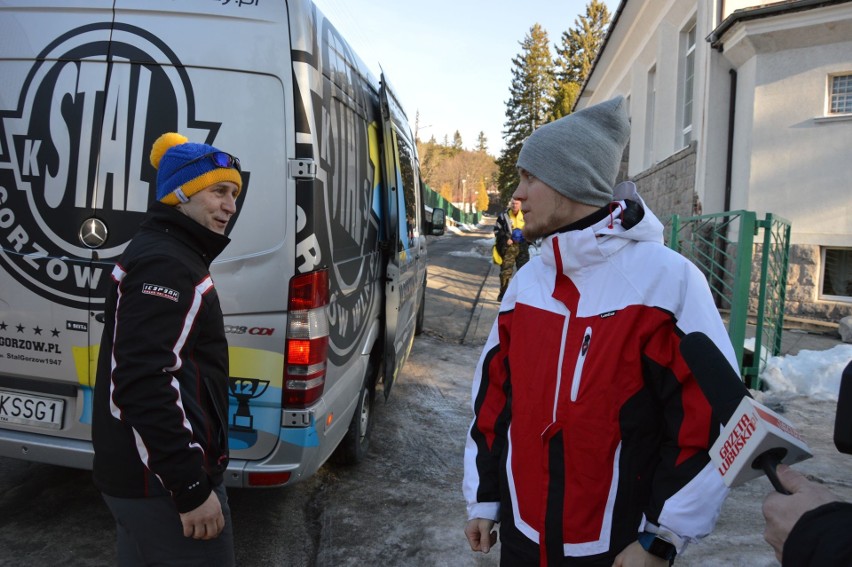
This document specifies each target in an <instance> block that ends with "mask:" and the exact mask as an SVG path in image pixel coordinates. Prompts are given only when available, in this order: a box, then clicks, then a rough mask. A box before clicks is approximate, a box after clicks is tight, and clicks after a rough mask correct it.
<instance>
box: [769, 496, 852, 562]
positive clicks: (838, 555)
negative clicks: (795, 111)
mask: <svg viewBox="0 0 852 567" xmlns="http://www.w3.org/2000/svg"><path fill="white" fill-rule="evenodd" d="M783 557H784V562H783V565H784V567H787V566H790V567H849V566H850V565H852V503H848V502H831V503H829V504H824V505H822V506H820V507H819V508H815V509H814V510H811V511H809V512H806V513H805V514H803V515H802V517H801V518H799V521H798V522H796V525H794V526H793V529H792V530H791V531H790V535H788V536H787V541H785V542H784V554H783Z"/></svg>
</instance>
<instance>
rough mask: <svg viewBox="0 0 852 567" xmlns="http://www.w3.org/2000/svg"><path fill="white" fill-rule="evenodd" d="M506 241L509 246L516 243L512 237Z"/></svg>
mask: <svg viewBox="0 0 852 567" xmlns="http://www.w3.org/2000/svg"><path fill="white" fill-rule="evenodd" d="M506 243H507V244H508V245H509V246H511V245H512V244H514V243H515V241H514V240H512V239H511V238H510V239H509V240H507V241H506Z"/></svg>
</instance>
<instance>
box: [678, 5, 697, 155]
mask: <svg viewBox="0 0 852 567" xmlns="http://www.w3.org/2000/svg"><path fill="white" fill-rule="evenodd" d="M680 65H681V67H680V69H681V81H680V84H681V97H680V98H681V106H680V112H681V121H680V126H681V128H680V141H681V144H682V146H683V147H686V146H688V145H689V143H690V142H691V141H692V103H693V100H694V84H695V23H694V22H693V23H692V24H690V25H689V27H688V28H687V29H686V30H685V31H684V32H683V33H682V34H681V63H680Z"/></svg>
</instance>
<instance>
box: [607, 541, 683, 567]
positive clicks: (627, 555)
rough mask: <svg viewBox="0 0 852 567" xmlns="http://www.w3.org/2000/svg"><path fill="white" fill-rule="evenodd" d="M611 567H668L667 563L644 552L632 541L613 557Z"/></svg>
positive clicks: (640, 545)
mask: <svg viewBox="0 0 852 567" xmlns="http://www.w3.org/2000/svg"><path fill="white" fill-rule="evenodd" d="M612 567H669V562H668V561H666V560H665V559H663V558H662V557H657V556H656V555H652V554H651V553H648V552H647V551H645V548H644V547H642V544H640V543H639V542H638V541H634V542H633V543H631V544H630V545H628V546H627V547H625V548H624V549H623V550H621V553H619V554H618V555H616V556H615V562H614V563H613V564H612Z"/></svg>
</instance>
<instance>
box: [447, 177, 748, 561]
mask: <svg viewBox="0 0 852 567" xmlns="http://www.w3.org/2000/svg"><path fill="white" fill-rule="evenodd" d="M624 198H630V199H631V200H633V201H634V202H636V203H641V204H642V207H644V209H645V210H644V217H643V218H642V219H641V221H639V222H638V224H636V225H635V226H632V227H630V228H629V229H628V228H625V226H624V225H623V223H622V218H621V216H622V213H623V212H624V210H625V207H626V202H625V201H624V200H620V201H616V202H614V203H613V204H612V207H611V210H612V212H611V215H608V216H606V218H604V219H603V220H600V221H599V222H596V223H594V224H593V225H592V226H590V227H588V228H585V229H582V230H572V231H568V232H561V233H557V234H553V235H550V236H548V237H547V238H545V239H544V240H543V242H542V244H541V250H540V255H539V256H538V257H536V258H533V259H532V260H531V261H530V262H529V263H528V264H527V265H526V266H524V267H523V269H521V270H520V271H519V272H518V273H517V274H515V277H514V278H513V279H512V281H511V283H510V285H509V288H508V290H507V292H506V296H505V299H504V300H503V303H502V305H501V308H500V313H499V315H498V317H497V319H496V320H495V323H494V326H493V328H492V330H491V334H490V336H489V338H488V341H487V344H486V345H485V348H484V349H483V353H482V356H481V358H480V361H479V364H478V365H477V368H476V373H475V377H474V382H473V387H472V406H473V412H474V418H473V422H472V424H471V427H470V430H469V432H468V438H467V445H466V448H465V457H464V458H465V474H464V485H463V491H464V495H465V498H466V500H467V507H468V518H487V519H493V520H495V521H500V518H501V517H502V518H503V519H507V518H511V520H512V522H513V523H514V525H515V526H516V527H517V529H518V530H519V531H520V532H521V533H522V534H524V536H526V537H527V538H529V539H530V540H531V541H532V542H535V543H537V544H538V545H539V546H542V547H544V545H545V541H546V540H547V541H548V542H549V543H550V542H553V541H555V538H560V541H561V542H562V547H563V550H564V555H565V556H566V557H583V556H589V555H596V554H601V553H609V554H612V555H613V557H614V555H615V554H617V553H618V552H619V551H620V550H621V549H623V548H624V547H625V546H627V545H628V544H629V543H631V542H633V541H636V537H637V532H639V531H641V530H642V529H643V528H645V527H646V525H648V524H650V526H649V528H650V529H651V531H655V532H656V531H659V532H660V533H663V534H667V535H668V536H669V537H668V539H672V540H674V541H675V543H676V545H677V546H678V551H681V550H682V549H683V547H684V545H685V544H686V543H687V542H689V541H692V540H695V539H698V538H701V537H703V536H705V535H707V534H708V533H710V531H711V530H712V528H713V526H714V524H715V522H716V519H717V517H718V515H719V511H720V509H721V506H722V502H723V501H724V499H725V496H726V495H727V489H726V488H725V486H724V484H723V482H722V478H721V476H720V475H719V473H718V471H717V470H716V468H715V467H714V466H713V465H712V463H710V459H709V456H708V454H707V449H708V447H710V445H712V443H713V441H714V440H715V439H716V437H717V436H718V434H719V429H720V424H719V422H718V421H717V420H715V419H714V418H713V417H712V415H711V410H710V406H709V404H708V402H707V400H706V399H705V398H704V396H703V394H702V393H701V390H700V389H699V387H698V384H697V382H696V381H695V379H694V378H693V376H692V374H691V373H690V371H689V369H688V368H687V365H686V363H685V362H684V360H683V359H682V358H681V355H680V351H679V348H678V347H679V344H680V339H681V337H682V336H684V335H685V334H687V333H690V332H693V331H701V332H703V333H705V334H706V335H707V336H708V337H710V338H711V339H712V340H713V341H714V342H715V343H716V344H717V345H718V346H719V348H720V349H721V350H722V352H723V353H725V355H726V356H727V358H728V360H729V361H730V362H731V365H732V367H734V368H737V365H736V357H735V355H734V351H733V348H732V346H731V343H730V339H729V338H728V335H727V333H726V330H725V327H724V325H723V323H722V321H721V319H720V317H719V313H718V310H717V309H716V307H715V305H714V303H713V300H712V298H711V295H710V290H709V286H708V284H707V281H706V279H705V277H704V276H703V275H702V274H701V272H700V271H699V270H698V269H697V268H696V267H695V265H694V264H692V263H691V262H689V261H688V260H686V259H685V258H684V257H683V256H681V255H679V254H677V253H676V252H674V251H672V250H670V249H669V248H667V247H665V246H664V245H663V244H662V229H663V227H662V224H661V223H660V221H659V220H658V219H657V218H656V217H655V216H654V215H653V213H652V212H651V211H650V210H648V209H647V207H645V205H644V203H643V202H642V200H641V198H640V197H639V196H638V194H636V192H635V186H634V185H633V184H632V183H624V184H621V185H619V187H617V188H616V199H624ZM507 515H510V516H507ZM551 538H553V539H551ZM548 547H550V545H548Z"/></svg>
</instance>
